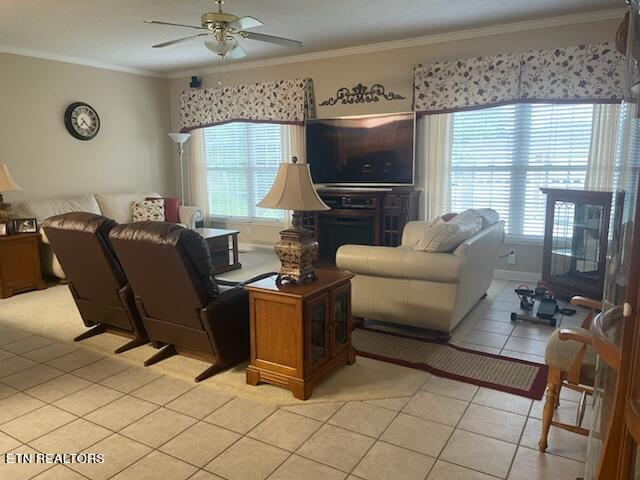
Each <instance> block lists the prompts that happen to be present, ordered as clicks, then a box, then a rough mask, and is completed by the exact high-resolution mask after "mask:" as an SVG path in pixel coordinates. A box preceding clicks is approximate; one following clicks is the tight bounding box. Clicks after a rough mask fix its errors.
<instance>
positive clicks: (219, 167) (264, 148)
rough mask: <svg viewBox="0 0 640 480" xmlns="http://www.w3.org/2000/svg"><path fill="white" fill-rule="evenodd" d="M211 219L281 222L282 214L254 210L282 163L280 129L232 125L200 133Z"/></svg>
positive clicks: (264, 124)
mask: <svg viewBox="0 0 640 480" xmlns="http://www.w3.org/2000/svg"><path fill="white" fill-rule="evenodd" d="M204 144H205V156H206V160H207V187H208V192H209V211H210V212H211V216H212V217H217V218H242V219H263V220H275V221H282V220H284V214H285V212H284V211H282V210H272V209H266V208H259V207H256V204H257V203H258V202H259V201H260V200H262V198H263V197H264V196H265V195H266V194H267V192H268V191H269V190H270V189H271V186H272V185H273V181H274V180H275V178H276V173H277V171H278V165H279V164H280V162H281V161H282V128H281V126H280V125H274V124H269V123H245V122H234V123H227V124H224V125H218V126H215V127H209V128H206V129H205V130H204Z"/></svg>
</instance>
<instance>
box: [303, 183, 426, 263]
mask: <svg viewBox="0 0 640 480" xmlns="http://www.w3.org/2000/svg"><path fill="white" fill-rule="evenodd" d="M318 194H319V195H320V197H321V198H322V200H323V201H324V202H325V203H326V204H327V205H328V206H329V207H331V210H329V211H326V212H314V213H309V214H305V215H304V216H303V224H304V226H305V227H306V228H309V229H311V230H313V232H314V235H315V238H316V240H317V241H318V242H319V244H320V251H319V254H318V262H319V263H320V264H334V263H335V254H336V251H337V250H338V247H340V246H341V245H346V244H358V245H382V246H387V247H396V246H398V245H400V241H401V240H402V230H403V229H404V226H405V224H406V223H407V222H410V221H412V220H418V215H419V212H418V209H419V207H418V200H419V195H420V192H419V191H418V190H416V189H415V187H413V186H407V187H385V188H346V187H340V188H329V187H326V188H318Z"/></svg>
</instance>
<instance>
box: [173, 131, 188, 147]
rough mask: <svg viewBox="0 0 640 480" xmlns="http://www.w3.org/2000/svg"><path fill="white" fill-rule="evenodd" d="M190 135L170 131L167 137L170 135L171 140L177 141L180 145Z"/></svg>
mask: <svg viewBox="0 0 640 480" xmlns="http://www.w3.org/2000/svg"><path fill="white" fill-rule="evenodd" d="M190 136H191V134H190V133H170V134H169V137H171V140H173V141H174V142H176V143H179V144H180V145H182V144H183V143H184V142H186V141H187V140H189V137H190Z"/></svg>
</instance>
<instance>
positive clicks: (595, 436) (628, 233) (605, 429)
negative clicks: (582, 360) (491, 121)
mask: <svg viewBox="0 0 640 480" xmlns="http://www.w3.org/2000/svg"><path fill="white" fill-rule="evenodd" d="M629 3H630V21H629V29H628V41H627V65H628V67H629V68H628V70H627V79H626V88H625V98H624V101H623V102H622V104H621V106H620V122H619V127H618V132H619V137H620V144H619V145H618V148H617V152H616V165H615V180H614V182H615V185H614V195H613V208H612V211H613V215H612V219H611V222H612V225H611V230H610V234H609V240H610V241H609V245H608V250H607V258H606V276H605V282H604V289H603V310H602V313H601V314H600V316H599V319H597V321H596V322H594V327H592V330H593V336H594V347H595V348H596V351H597V352H598V359H597V368H596V380H595V386H594V394H593V413H594V414H593V415H592V420H591V428H590V434H589V441H588V451H587V462H586V476H585V478H586V479H588V480H605V479H606V480H608V479H612V480H620V479H624V480H629V479H640V475H639V474H638V471H637V464H636V461H635V460H636V459H635V458H634V456H635V455H636V453H635V452H636V450H637V443H636V440H634V438H632V435H630V431H631V432H632V430H633V429H632V428H631V425H629V419H630V418H631V417H632V416H633V415H630V414H632V413H633V410H634V409H633V408H630V407H633V405H634V402H635V401H636V400H637V399H639V398H640V357H639V351H638V346H639V345H638V341H639V339H640V330H639V325H638V319H639V318H640V316H639V315H638V309H639V307H640V304H639V303H638V281H639V280H640V278H639V276H640V270H639V269H638V268H637V265H638V262H639V261H640V255H639V251H640V235H639V234H640V230H639V229H638V225H637V224H636V223H637V219H638V211H637V210H638V207H637V206H638V187H639V181H640V110H639V109H638V104H639V101H640V88H638V87H639V86H640V68H639V63H640V37H639V35H638V33H639V32H638V26H639V25H640V21H639V19H640V16H639V15H638V12H639V2H638V0H631V1H630V2H629ZM625 424H626V427H625ZM634 470H635V471H634Z"/></svg>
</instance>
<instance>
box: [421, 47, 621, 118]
mask: <svg viewBox="0 0 640 480" xmlns="http://www.w3.org/2000/svg"><path fill="white" fill-rule="evenodd" d="M624 68H625V62H624V57H623V56H622V55H621V54H620V53H619V52H618V51H617V50H616V49H615V47H614V45H613V44H611V43H598V44H592V45H579V46H577V47H565V48H557V49H552V50H528V51H525V52H521V53H512V54H503V55H495V56H490V57H477V58H467V59H463V60H454V61H443V62H437V63H431V64H425V65H416V66H415V67H414V69H413V73H414V84H413V88H414V92H413V94H414V96H413V105H414V110H415V111H417V112H422V113H429V114H431V113H443V112H451V111H456V110H464V109H469V108H478V107H487V106H492V105H500V104H504V103H512V102H531V101H549V102H554V101H593V102H603V103H604V102H619V101H621V100H622V96H623V86H624V84H623V79H624Z"/></svg>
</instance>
